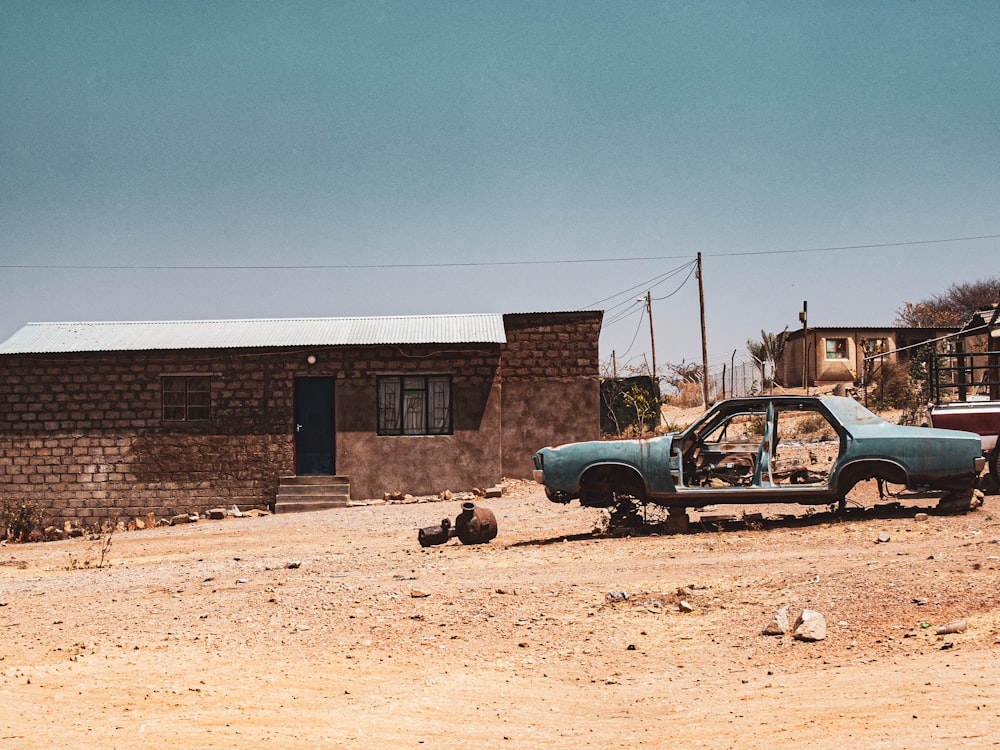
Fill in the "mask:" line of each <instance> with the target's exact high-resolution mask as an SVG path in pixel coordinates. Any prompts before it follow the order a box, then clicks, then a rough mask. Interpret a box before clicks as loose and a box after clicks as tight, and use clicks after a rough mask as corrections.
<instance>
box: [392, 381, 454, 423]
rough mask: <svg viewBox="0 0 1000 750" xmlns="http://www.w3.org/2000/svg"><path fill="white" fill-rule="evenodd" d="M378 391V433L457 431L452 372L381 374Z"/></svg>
mask: <svg viewBox="0 0 1000 750" xmlns="http://www.w3.org/2000/svg"><path fill="white" fill-rule="evenodd" d="M375 392H376V427H375V430H376V434H377V435H379V436H384V437H414V436H435V435H453V434H454V432H455V431H454V418H453V417H454V411H453V404H452V379H451V376H450V375H442V374H427V375H378V376H377V377H376V384H375ZM442 399H443V403H442Z"/></svg>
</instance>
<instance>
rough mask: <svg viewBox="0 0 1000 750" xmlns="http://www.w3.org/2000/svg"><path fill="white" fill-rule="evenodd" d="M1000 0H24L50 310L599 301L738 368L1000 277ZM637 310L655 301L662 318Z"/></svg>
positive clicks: (29, 277) (5, 0)
mask: <svg viewBox="0 0 1000 750" xmlns="http://www.w3.org/2000/svg"><path fill="white" fill-rule="evenodd" d="M998 39H1000V2H996V0H983V1H982V2H974V1H972V0H969V1H963V0H955V2H948V3H942V2H940V0H933V1H927V0H880V2H876V3H872V2H870V1H869V0H863V1H858V2H854V1H852V0H829V1H827V2H823V1H822V0H809V1H807V2H791V1H789V2H784V1H778V0H752V1H750V2H738V1H736V0H697V1H693V2H680V1H676V2H675V1H673V0H661V1H660V2H651V1H646V0H618V1H616V2H595V1H592V0H569V1H568V2H563V1H561V0H544V1H543V0H539V1H538V2H525V1H520V0H506V1H503V2H499V1H495V2H485V1H481V2H480V1H476V0H462V1H457V2H445V1H442V0H421V2H412V0H401V1H399V2H397V1H395V0H378V1H371V2H367V1H365V0H351V1H350V2H346V1H345V2H336V1H334V0H324V1H322V2H308V1H305V0H303V1H300V2H290V1H280V0H269V1H267V2H253V1H252V0H241V1H240V2H225V1H219V2H201V1H199V2H188V1H185V0H175V1H172V2H141V1H137V2H129V3H122V2H101V1H100V0H87V2H77V1H76V0H65V1H63V2H59V1H55V0H49V1H46V0H30V1H29V0H0V340H3V339H6V338H7V337H8V336H9V335H11V334H12V333H13V332H14V331H16V330H17V329H18V328H20V327H21V326H22V325H24V324H25V323H27V322H40V321H97V320H191V319H235V318H298V317H352V316H369V315H425V314H451V313H503V312H539V311H561V310H578V309H603V310H605V311H606V314H605V325H604V329H603V331H602V334H601V358H602V361H604V362H609V361H610V360H611V357H612V352H614V356H615V359H616V360H617V362H618V364H619V367H620V368H622V369H627V368H629V367H632V368H638V369H642V368H643V367H646V366H648V364H649V359H650V353H651V352H650V348H651V347H650V327H649V322H650V320H649V318H648V317H647V315H646V306H645V295H646V292H647V291H648V292H649V293H650V297H651V298H652V304H651V308H652V322H653V324H654V325H653V329H654V332H655V347H656V357H657V362H658V365H659V367H660V368H661V369H662V368H663V367H664V365H665V363H680V362H692V361H696V362H700V359H701V327H700V316H699V302H698V280H697V278H696V276H695V275H694V274H693V273H692V270H693V266H694V262H695V259H696V257H697V254H698V253H701V254H702V268H703V272H702V282H703V287H704V300H705V309H706V327H707V337H708V353H709V363H710V366H712V367H716V366H721V364H722V363H724V362H730V361H731V359H732V358H733V357H735V358H736V359H746V356H747V353H746V342H747V339H751V338H753V339H757V338H759V337H760V332H761V330H766V331H771V332H777V331H781V330H782V329H784V328H785V327H786V326H787V327H789V328H790V329H794V328H796V327H798V326H799V322H798V313H799V310H800V309H801V308H802V303H803V301H807V302H808V309H809V323H810V325H813V326H824V325H829V326H845V325H850V326H853V325H875V326H878V325H889V324H891V323H893V321H894V319H895V317H896V312H897V310H899V309H900V308H901V307H902V306H903V304H904V303H905V302H908V301H910V302H915V301H919V300H923V299H927V298H928V297H931V296H933V295H935V294H939V293H941V292H943V291H945V290H946V289H947V287H949V286H950V285H952V284H956V283H964V282H971V281H976V280H980V279H984V278H987V277H992V276H996V275H998V274H1000V53H998V46H997V45H998V41H997V40H998ZM637 300H642V301H637Z"/></svg>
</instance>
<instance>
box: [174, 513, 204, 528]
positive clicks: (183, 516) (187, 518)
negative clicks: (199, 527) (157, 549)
mask: <svg viewBox="0 0 1000 750" xmlns="http://www.w3.org/2000/svg"><path fill="white" fill-rule="evenodd" d="M196 520H198V517H197V516H192V515H191V514H190V513H178V514H177V515H176V516H173V517H172V518H171V519H170V525H171V526H177V525H178V524H182V523H192V522H193V521H196Z"/></svg>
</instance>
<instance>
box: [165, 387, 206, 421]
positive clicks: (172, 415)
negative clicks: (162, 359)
mask: <svg viewBox="0 0 1000 750" xmlns="http://www.w3.org/2000/svg"><path fill="white" fill-rule="evenodd" d="M160 391H161V393H162V395H163V421H164V422H204V421H206V420H208V419H211V417H212V379H211V378H210V377H208V376H206V375H164V376H163V377H161V378H160Z"/></svg>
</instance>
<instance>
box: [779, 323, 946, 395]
mask: <svg viewBox="0 0 1000 750" xmlns="http://www.w3.org/2000/svg"><path fill="white" fill-rule="evenodd" d="M957 330H958V328H878V327H859V326H853V327H847V326H843V327H829V328H809V329H807V330H806V331H803V330H802V329H799V330H797V331H792V332H790V333H788V334H787V336H786V339H785V347H784V350H783V352H782V356H781V358H780V359H779V360H778V362H777V363H776V367H775V369H776V372H777V375H778V379H779V381H780V382H781V384H782V385H784V386H785V387H788V388H801V387H803V386H804V385H806V384H808V385H809V386H816V387H824V386H833V385H838V384H853V383H860V382H864V381H865V380H866V378H870V377H871V372H870V371H869V372H867V373H866V372H865V363H864V360H865V357H867V356H872V355H876V354H882V353H887V354H886V356H885V357H884V358H881V360H880V361H884V362H901V363H905V362H908V361H909V360H910V357H911V355H912V350H909V349H907V347H912V346H914V345H919V344H922V343H924V342H926V341H930V340H932V339H936V338H939V337H941V336H945V335H948V334H951V333H955V332H956V331H957ZM897 350H902V351H897Z"/></svg>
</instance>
